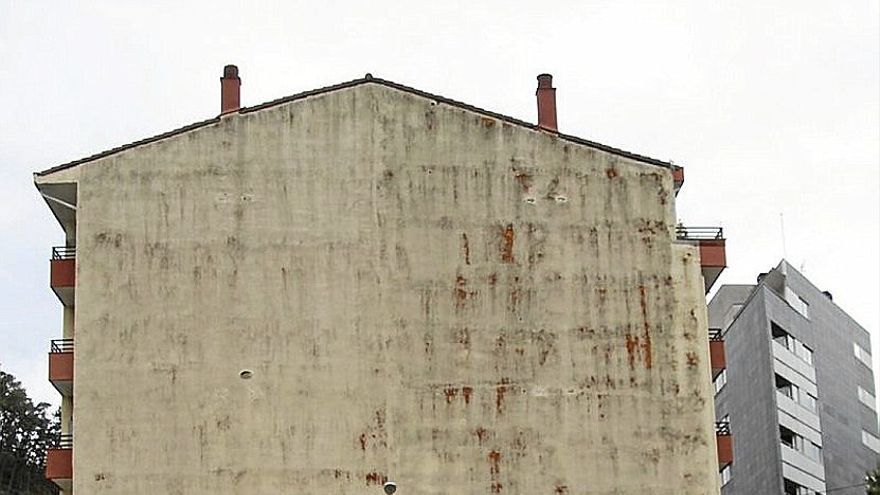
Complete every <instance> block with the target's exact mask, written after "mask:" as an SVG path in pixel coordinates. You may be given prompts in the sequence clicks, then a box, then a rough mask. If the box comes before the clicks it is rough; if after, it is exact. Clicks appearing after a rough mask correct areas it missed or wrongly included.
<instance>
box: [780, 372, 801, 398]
mask: <svg viewBox="0 0 880 495" xmlns="http://www.w3.org/2000/svg"><path fill="white" fill-rule="evenodd" d="M776 391H777V392H779V393H780V394H782V395H784V396H786V397H788V398H789V399H791V400H793V401H795V402H798V396H799V395H800V394H799V392H800V389H798V387H797V385H795V384H793V383H791V382H790V381H788V380H786V379H785V378H782V377H781V376H779V375H776Z"/></svg>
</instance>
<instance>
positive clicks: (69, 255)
mask: <svg viewBox="0 0 880 495" xmlns="http://www.w3.org/2000/svg"><path fill="white" fill-rule="evenodd" d="M74 258H76V246H55V247H53V248H52V260H72V259H74Z"/></svg>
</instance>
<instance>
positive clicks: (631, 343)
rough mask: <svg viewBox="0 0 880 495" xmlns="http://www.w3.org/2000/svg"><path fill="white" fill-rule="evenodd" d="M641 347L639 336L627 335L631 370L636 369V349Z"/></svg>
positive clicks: (627, 356) (628, 359) (627, 350)
mask: <svg viewBox="0 0 880 495" xmlns="http://www.w3.org/2000/svg"><path fill="white" fill-rule="evenodd" d="M638 346H639V338H638V336H635V337H634V336H633V335H632V334H629V333H628V334H626V359H627V361H628V362H629V369H631V370H634V369H636V349H637V348H638Z"/></svg>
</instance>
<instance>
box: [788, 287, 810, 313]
mask: <svg viewBox="0 0 880 495" xmlns="http://www.w3.org/2000/svg"><path fill="white" fill-rule="evenodd" d="M785 302H787V303H788V305H789V306H791V307H792V308H793V309H794V310H795V311H797V312H798V313H800V314H801V316H803V317H804V318H806V319H808V320H809V319H810V305H809V304H807V301H804V300H803V298H801V296H799V295H797V294H795V293H794V291H793V290H791V289H790V288H788V287H786V288H785Z"/></svg>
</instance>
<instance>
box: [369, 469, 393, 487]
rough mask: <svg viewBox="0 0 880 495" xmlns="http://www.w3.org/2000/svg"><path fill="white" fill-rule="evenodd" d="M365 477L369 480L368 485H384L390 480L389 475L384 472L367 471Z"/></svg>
mask: <svg viewBox="0 0 880 495" xmlns="http://www.w3.org/2000/svg"><path fill="white" fill-rule="evenodd" d="M364 479H365V480H366V482H367V486H369V485H384V484H385V482H386V481H388V477H387V476H385V475H384V474H382V473H377V472H375V471H374V472H372V473H367V474H366V476H364Z"/></svg>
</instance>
